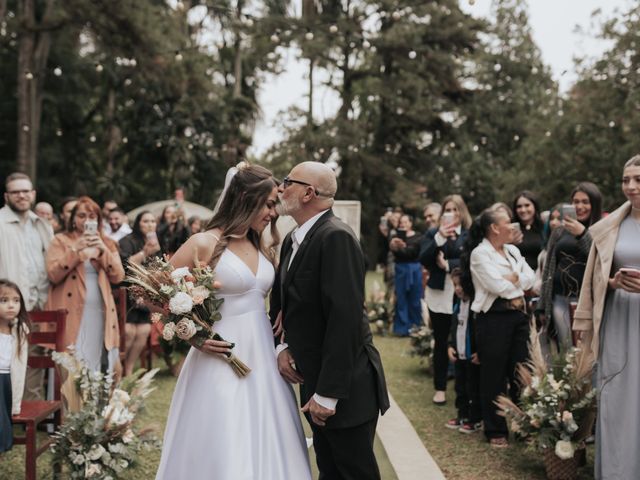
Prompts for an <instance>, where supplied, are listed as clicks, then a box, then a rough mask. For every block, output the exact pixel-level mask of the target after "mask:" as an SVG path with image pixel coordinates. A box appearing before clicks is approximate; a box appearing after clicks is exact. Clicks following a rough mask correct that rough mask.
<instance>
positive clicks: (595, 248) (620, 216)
mask: <svg viewBox="0 0 640 480" xmlns="http://www.w3.org/2000/svg"><path fill="white" fill-rule="evenodd" d="M622 191H623V192H624V194H625V196H626V197H627V199H628V200H629V201H628V202H626V203H625V204H624V205H622V206H621V207H620V208H618V209H617V210H616V211H614V212H613V213H612V214H611V215H609V216H608V217H606V218H605V219H603V220H601V221H600V222H598V223H596V224H595V225H594V226H593V227H591V229H590V232H591V236H592V238H593V244H592V246H591V251H590V253H589V259H588V261H587V266H586V269H585V275H584V281H583V284H582V289H581V293H580V299H579V302H578V308H577V310H576V313H575V317H574V319H575V320H574V324H573V329H574V330H577V331H579V332H581V345H582V348H584V349H585V350H586V352H587V353H588V354H589V355H590V356H591V358H594V359H596V360H597V364H596V375H595V379H596V387H597V388H598V420H597V428H596V461H595V476H596V478H597V479H614V478H616V479H617V478H637V476H638V472H640V456H638V455H637V451H638V448H639V447H640V417H639V416H638V410H639V409H640V349H639V348H638V345H640V248H639V247H638V245H640V155H636V156H635V157H633V158H632V159H631V160H629V161H628V162H627V163H626V164H625V166H624V171H623V177H622Z"/></svg>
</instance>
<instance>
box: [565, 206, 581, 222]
mask: <svg viewBox="0 0 640 480" xmlns="http://www.w3.org/2000/svg"><path fill="white" fill-rule="evenodd" d="M562 218H563V219H564V218H573V219H574V220H576V219H577V218H578V215H577V213H576V207H574V206H573V205H569V204H566V205H563V206H562Z"/></svg>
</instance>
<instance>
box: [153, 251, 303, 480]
mask: <svg viewBox="0 0 640 480" xmlns="http://www.w3.org/2000/svg"><path fill="white" fill-rule="evenodd" d="M215 272H216V279H217V280H219V281H220V282H221V284H222V288H221V289H220V291H219V296H220V297H221V298H224V299H225V300H224V303H223V304H222V307H221V313H222V320H220V321H219V322H217V323H216V324H215V325H214V327H215V331H216V332H218V333H219V334H220V335H221V336H222V337H223V338H224V339H225V340H227V341H229V342H233V343H235V344H236V346H235V347H234V349H233V351H234V353H235V355H236V356H237V357H238V358H239V359H241V360H242V361H243V362H244V363H246V364H247V365H248V366H249V367H250V368H251V369H252V371H251V373H250V374H249V375H248V376H247V377H245V378H239V377H238V376H237V375H236V374H235V373H234V372H233V370H232V369H231V366H229V365H228V364H227V363H226V362H225V361H224V360H223V359H221V358H218V357H215V356H211V355H208V354H205V353H202V352H200V351H199V350H196V349H195V348H192V349H191V350H190V351H189V354H188V355H187V359H186V361H185V364H184V367H183V368H182V371H181V372H180V377H179V378H178V382H177V384H176V388H175V391H174V393H173V399H172V401H171V408H170V409H169V417H168V419H167V425H166V429H165V434H164V445H163V449H162V458H161V459H160V466H159V468H158V473H157V475H156V479H158V480H306V479H311V470H310V466H309V457H308V453H307V446H306V441H305V437H304V433H303V431H302V425H301V423H300V417H299V414H298V407H297V404H296V400H295V396H294V393H293V389H292V388H291V385H289V384H288V383H287V382H286V381H285V380H283V379H282V377H281V376H280V374H279V373H278V368H277V364H276V358H275V353H274V340H273V333H272V330H271V324H270V322H269V319H268V317H267V314H266V309H265V301H264V300H265V296H266V295H267V292H268V291H269V289H270V288H271V285H272V284H273V279H274V270H273V266H272V265H271V263H270V262H269V261H268V260H267V258H266V257H264V256H263V255H262V253H260V254H259V260H258V271H257V275H253V272H252V271H251V270H250V269H249V267H248V266H247V265H246V264H245V263H244V262H243V261H242V260H240V258H239V257H237V256H236V255H235V254H234V253H233V252H231V251H229V250H228V249H227V250H225V251H224V253H223V254H222V256H221V257H220V260H219V262H218V265H217V266H216V269H215Z"/></svg>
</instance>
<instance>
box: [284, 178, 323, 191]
mask: <svg viewBox="0 0 640 480" xmlns="http://www.w3.org/2000/svg"><path fill="white" fill-rule="evenodd" d="M294 183H297V184H298V185H304V186H305V187H311V188H313V191H314V193H315V194H316V195H320V192H318V189H317V188H316V187H314V186H313V185H311V184H310V183H307V182H303V181H301V180H293V179H291V178H289V177H284V178H283V179H282V186H284V188H289V187H290V186H291V185H292V184H294Z"/></svg>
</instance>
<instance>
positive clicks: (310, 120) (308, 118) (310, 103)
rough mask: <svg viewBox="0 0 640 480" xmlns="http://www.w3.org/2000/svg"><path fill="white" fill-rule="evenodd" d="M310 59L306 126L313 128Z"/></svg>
mask: <svg viewBox="0 0 640 480" xmlns="http://www.w3.org/2000/svg"><path fill="white" fill-rule="evenodd" d="M314 63H315V62H314V61H313V59H312V58H310V59H309V113H308V114H307V125H308V126H309V127H311V126H313V65H314Z"/></svg>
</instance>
